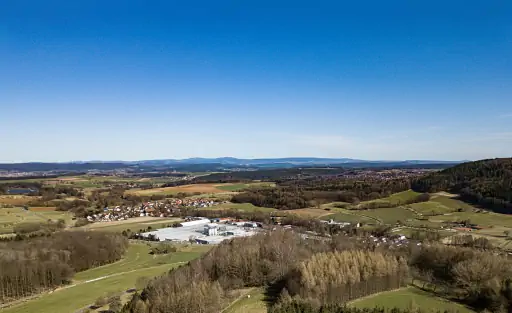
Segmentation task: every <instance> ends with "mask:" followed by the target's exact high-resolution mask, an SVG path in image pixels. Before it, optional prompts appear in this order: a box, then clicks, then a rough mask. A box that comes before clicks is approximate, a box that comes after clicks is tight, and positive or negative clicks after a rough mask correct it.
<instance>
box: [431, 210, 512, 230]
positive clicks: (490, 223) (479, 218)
mask: <svg viewBox="0 0 512 313" xmlns="http://www.w3.org/2000/svg"><path fill="white" fill-rule="evenodd" d="M430 220H431V221H437V222H442V221H449V222H456V221H460V220H470V221H471V222H472V223H475V224H478V225H479V226H482V227H495V226H502V227H512V215H507V214H499V213H492V212H485V211H483V212H480V213H477V212H454V213H451V214H449V215H441V216H433V217H431V218H430Z"/></svg>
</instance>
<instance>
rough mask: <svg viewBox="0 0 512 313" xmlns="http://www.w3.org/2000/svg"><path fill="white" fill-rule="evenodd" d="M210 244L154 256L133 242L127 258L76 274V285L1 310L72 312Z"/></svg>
mask: <svg viewBox="0 0 512 313" xmlns="http://www.w3.org/2000/svg"><path fill="white" fill-rule="evenodd" d="M208 248H209V247H208V246H193V247H191V248H189V249H190V250H189V251H184V252H176V253H173V254H171V255H169V256H165V255H164V256H158V257H153V256H151V255H149V254H148V253H149V247H148V246H147V245H145V244H132V245H130V248H129V250H128V252H127V255H126V257H125V259H123V260H121V261H119V262H117V263H113V264H110V265H106V266H102V267H99V268H95V269H91V270H88V271H85V272H82V273H79V274H77V275H76V276H75V285H70V286H68V287H65V288H61V289H60V290H57V291H54V292H53V293H49V294H44V295H42V296H41V297H39V298H36V299H33V300H30V301H27V302H25V303H23V304H20V305H18V306H14V307H11V308H7V309H4V310H3V311H2V313H33V312H38V313H70V312H71V313H72V312H75V311H77V310H78V309H80V308H83V307H85V306H87V305H90V304H92V303H93V302H94V301H95V300H96V299H97V298H98V297H100V296H104V295H107V294H108V293H119V292H124V291H125V290H127V289H130V288H133V287H134V286H135V282H136V281H137V279H138V278H140V277H155V276H159V275H162V274H165V273H166V272H167V271H169V270H170V269H171V268H173V267H177V266H180V265H181V264H182V263H181V262H186V261H189V260H192V259H194V258H197V257H198V256H199V255H201V254H202V253H204V252H205V250H206V249H208ZM118 266H119V267H118ZM91 280H93V281H91Z"/></svg>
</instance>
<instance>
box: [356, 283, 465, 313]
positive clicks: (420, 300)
mask: <svg viewBox="0 0 512 313" xmlns="http://www.w3.org/2000/svg"><path fill="white" fill-rule="evenodd" d="M349 306H351V307H356V308H362V309H363V308H374V307H381V308H388V309H391V308H394V307H398V308H401V309H407V308H411V307H417V308H428V309H429V310H433V311H440V312H443V311H449V312H459V313H473V312H474V311H473V310H471V309H469V308H467V307H466V306H463V305H461V304H459V303H456V302H452V301H449V300H446V299H443V298H440V297H436V296H435V295H433V294H431V293H429V292H426V291H422V290H420V289H418V288H416V287H412V286H411V287H408V288H402V289H398V290H394V291H388V292H382V293H378V294H375V295H371V296H368V297H364V298H361V299H356V300H354V301H352V302H351V303H349Z"/></svg>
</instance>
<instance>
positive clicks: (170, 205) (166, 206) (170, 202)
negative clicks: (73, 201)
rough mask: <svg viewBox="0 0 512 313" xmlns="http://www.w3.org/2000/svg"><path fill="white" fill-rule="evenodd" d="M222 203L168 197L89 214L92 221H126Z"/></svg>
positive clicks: (164, 215)
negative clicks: (162, 199)
mask: <svg viewBox="0 0 512 313" xmlns="http://www.w3.org/2000/svg"><path fill="white" fill-rule="evenodd" d="M218 204H221V202H219V201H215V200H212V199H203V198H199V199H167V200H166V201H165V202H164V201H150V202H144V203H142V204H141V205H140V206H115V207H106V208H104V209H103V212H101V213H96V214H91V215H88V216H87V217H86V218H87V221H88V222H90V223H98V222H113V221H124V220H127V219H130V218H134V217H143V216H150V217H169V216H173V214H176V213H178V212H179V211H180V209H181V208H198V209H199V208H209V207H213V206H215V205H218Z"/></svg>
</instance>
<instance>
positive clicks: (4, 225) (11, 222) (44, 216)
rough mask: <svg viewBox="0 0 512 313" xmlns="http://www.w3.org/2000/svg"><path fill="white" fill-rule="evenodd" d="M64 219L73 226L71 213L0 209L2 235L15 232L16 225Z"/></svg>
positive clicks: (0, 230) (0, 232)
mask: <svg viewBox="0 0 512 313" xmlns="http://www.w3.org/2000/svg"><path fill="white" fill-rule="evenodd" d="M59 219H63V220H64V221H65V222H66V224H67V225H71V224H72V219H73V215H72V214H71V213H69V212H62V211H53V210H44V211H43V210H40V208H38V209H36V210H32V209H30V210H25V209H23V208H0V234H9V233H12V232H13V228H14V226H15V225H16V224H20V223H43V222H46V221H48V220H53V221H57V220H59Z"/></svg>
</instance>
